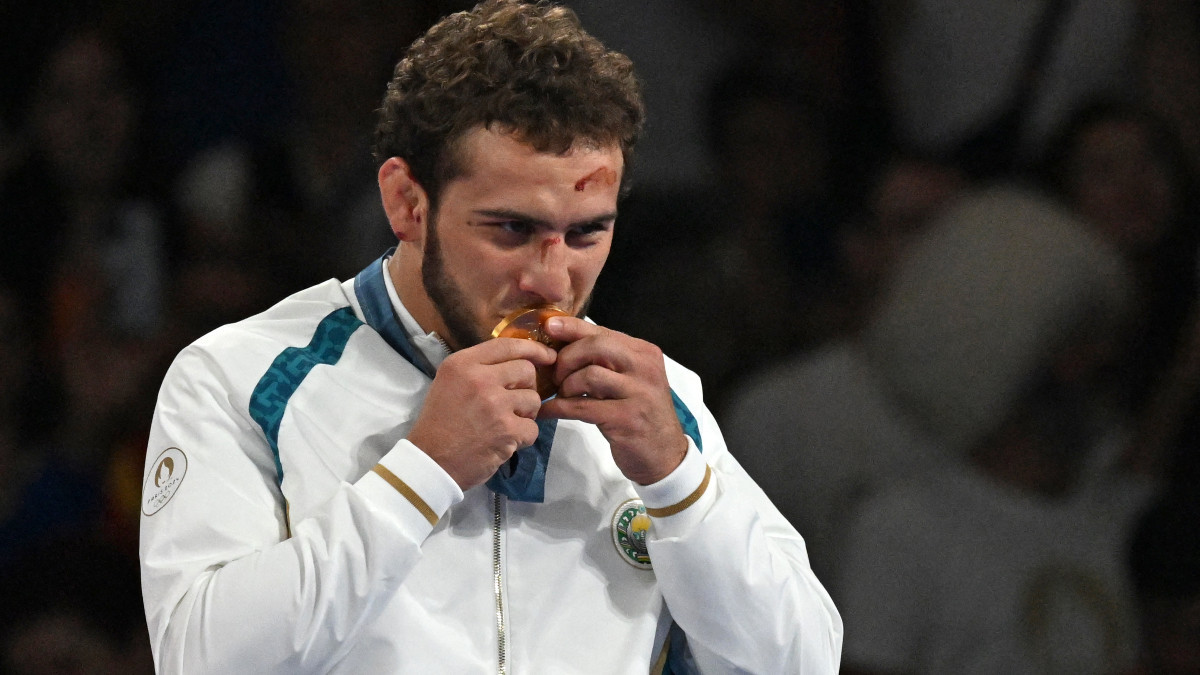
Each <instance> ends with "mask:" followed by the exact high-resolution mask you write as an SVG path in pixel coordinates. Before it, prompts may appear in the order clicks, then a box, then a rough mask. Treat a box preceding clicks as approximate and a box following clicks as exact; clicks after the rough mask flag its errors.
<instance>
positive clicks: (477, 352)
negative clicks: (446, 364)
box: [459, 338, 558, 366]
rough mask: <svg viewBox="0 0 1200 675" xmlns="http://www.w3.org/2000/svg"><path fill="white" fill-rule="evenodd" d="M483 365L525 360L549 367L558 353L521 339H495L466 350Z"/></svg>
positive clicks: (534, 342)
mask: <svg viewBox="0 0 1200 675" xmlns="http://www.w3.org/2000/svg"><path fill="white" fill-rule="evenodd" d="M465 352H470V353H471V354H472V355H473V357H474V358H475V359H476V360H477V361H478V362H479V363H482V364H485V365H488V364H496V363H503V362H505V361H515V360H518V359H524V360H526V361H529V362H531V363H533V364H534V365H537V366H548V365H550V364H551V363H554V360H555V359H557V358H558V352H556V351H554V350H553V349H551V348H550V347H547V346H546V345H544V344H542V343H540V342H538V341H536V340H524V339H521V338H495V339H492V340H484V341H483V342H481V343H479V344H477V345H475V346H473V347H468V348H467V349H464V350H463V351H462V352H459V353H465Z"/></svg>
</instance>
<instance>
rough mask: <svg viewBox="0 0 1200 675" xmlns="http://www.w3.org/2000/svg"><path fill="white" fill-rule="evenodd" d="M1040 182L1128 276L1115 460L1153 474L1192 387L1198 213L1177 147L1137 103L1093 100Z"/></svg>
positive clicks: (1070, 126)
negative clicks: (1121, 427) (1128, 434)
mask: <svg viewBox="0 0 1200 675" xmlns="http://www.w3.org/2000/svg"><path fill="white" fill-rule="evenodd" d="M1041 179H1042V182H1043V184H1044V185H1046V186H1048V187H1049V189H1050V191H1051V192H1052V193H1053V194H1054V195H1056V196H1057V197H1058V198H1060V199H1061V200H1062V201H1063V202H1064V203H1066V204H1067V205H1068V206H1069V207H1070V208H1072V209H1074V210H1075V211H1076V212H1077V213H1078V214H1079V215H1080V216H1081V217H1082V218H1083V219H1084V220H1085V222H1087V223H1089V224H1090V225H1091V226H1093V227H1094V228H1096V230H1097V232H1099V233H1100V234H1101V235H1102V236H1104V237H1105V238H1107V239H1108V240H1109V241H1111V242H1112V244H1113V245H1114V246H1115V247H1116V248H1117V249H1118V250H1120V251H1121V253H1122V255H1124V256H1125V258H1126V259H1127V261H1128V263H1129V265H1130V268H1131V269H1132V271H1133V273H1134V277H1135V283H1136V292H1137V294H1138V298H1139V299H1138V302H1137V303H1136V306H1137V309H1138V312H1137V315H1136V316H1135V317H1134V320H1135V322H1136V324H1137V327H1136V329H1135V330H1133V331H1131V332H1130V335H1129V341H1128V343H1127V344H1126V345H1125V346H1124V347H1123V351H1124V353H1125V357H1124V358H1123V362H1122V363H1121V364H1119V366H1118V368H1117V370H1116V371H1115V372H1114V375H1115V376H1117V377H1120V378H1121V381H1122V383H1123V385H1124V387H1123V389H1124V391H1123V392H1122V399H1121V403H1122V409H1123V410H1125V411H1126V413H1125V414H1126V415H1127V416H1128V417H1129V418H1130V419H1131V421H1135V423H1134V426H1135V427H1136V428H1135V429H1134V431H1135V433H1136V436H1135V437H1134V438H1133V439H1131V440H1130V441H1127V442H1126V445H1127V448H1128V451H1127V452H1126V454H1125V457H1124V459H1125V460H1127V461H1129V462H1131V463H1132V464H1133V465H1135V466H1138V467H1139V470H1142V471H1156V470H1158V465H1160V464H1161V462H1162V455H1163V453H1164V452H1165V451H1166V448H1167V447H1168V446H1169V445H1170V444H1171V443H1172V442H1173V440H1174V439H1173V435H1174V434H1176V433H1178V431H1179V429H1180V425H1181V423H1182V421H1183V420H1182V417H1183V413H1184V412H1185V408H1186V406H1187V405H1188V403H1189V401H1190V399H1191V398H1192V397H1193V396H1194V392H1195V391H1196V389H1197V387H1198V385H1200V341H1198V339H1197V338H1198V337H1200V335H1198V334H1200V329H1197V328H1196V326H1197V325H1200V324H1198V323H1197V322H1198V321H1200V320H1198V319H1197V318H1196V311H1197V303H1196V290H1197V283H1198V281H1200V278H1198V276H1197V273H1198V269H1197V254H1198V252H1200V220H1198V219H1197V216H1196V208H1195V205H1196V199H1197V193H1196V183H1195V181H1194V180H1193V177H1192V172H1191V170H1190V166H1189V164H1188V162H1187V158H1186V156H1185V154H1184V150H1183V146H1182V144H1181V143H1180V141H1179V137H1178V135H1177V134H1176V133H1175V132H1174V129H1172V128H1171V127H1170V126H1169V125H1168V124H1167V123H1166V122H1165V121H1163V120H1162V119H1161V118H1160V117H1158V116H1157V115H1155V114H1154V113H1153V112H1151V111H1149V110H1148V109H1146V108H1145V107H1143V106H1141V105H1138V104H1135V103H1130V102H1123V101H1117V100H1108V99H1104V100H1099V101H1096V102H1093V103H1090V104H1088V105H1086V106H1084V107H1083V108H1081V109H1080V110H1079V111H1077V112H1076V113H1075V114H1074V115H1072V117H1071V118H1070V119H1069V120H1068V121H1067V123H1066V124H1065V125H1064V127H1063V129H1061V130H1060V131H1059V132H1058V133H1057V135H1056V137H1055V139H1054V140H1053V142H1052V143H1051V144H1050V145H1049V148H1048V151H1047V154H1046V157H1045V160H1044V162H1043V163H1042V167H1041Z"/></svg>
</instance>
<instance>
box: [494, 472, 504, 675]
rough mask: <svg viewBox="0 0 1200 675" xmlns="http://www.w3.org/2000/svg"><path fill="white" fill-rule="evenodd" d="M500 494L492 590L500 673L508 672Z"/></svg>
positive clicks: (496, 509)
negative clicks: (494, 599)
mask: <svg viewBox="0 0 1200 675" xmlns="http://www.w3.org/2000/svg"><path fill="white" fill-rule="evenodd" d="M500 525H501V522H500V494H499V493H493V495H492V590H493V592H494V593H495V594H496V636H497V641H496V645H497V656H498V663H499V671H498V672H499V673H500V675H506V673H507V672H508V663H507V658H506V655H505V651H506V648H507V635H506V631H505V630H504V575H503V572H502V570H501V566H500V559H501V552H502V551H501V549H500Z"/></svg>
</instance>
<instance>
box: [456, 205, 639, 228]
mask: <svg viewBox="0 0 1200 675" xmlns="http://www.w3.org/2000/svg"><path fill="white" fill-rule="evenodd" d="M474 213H475V215H478V216H483V217H485V218H493V219H497V220H515V221H519V222H522V223H529V224H530V225H532V226H534V227H537V228H546V229H550V228H553V227H554V224H553V223H551V222H550V221H548V220H544V219H542V218H535V217H533V216H531V215H529V214H527V213H521V212H520V211H513V210H510V209H478V210H476V211H474ZM616 219H617V212H616V211H610V212H608V213H602V214H600V215H598V216H596V217H594V218H586V219H584V220H579V221H576V222H573V223H570V224H568V225H567V228H566V229H571V228H575V227H584V226H586V225H595V224H597V223H607V222H611V221H615V220H616Z"/></svg>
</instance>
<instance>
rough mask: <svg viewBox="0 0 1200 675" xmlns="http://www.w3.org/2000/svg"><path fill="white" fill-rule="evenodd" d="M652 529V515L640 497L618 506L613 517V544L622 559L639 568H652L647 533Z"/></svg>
mask: <svg viewBox="0 0 1200 675" xmlns="http://www.w3.org/2000/svg"><path fill="white" fill-rule="evenodd" d="M649 530H650V516H648V515H646V505H645V504H643V503H642V500H640V499H630V500H629V501H627V502H625V503H623V504H621V505H620V506H618V507H617V510H616V511H615V512H614V513H613V517H612V537H613V544H615V545H616V547H617V551H618V552H619V553H620V554H621V559H622V560H624V561H625V562H627V563H629V564H630V565H633V566H634V567H637V568H639V569H643V570H648V569H650V551H649V549H648V548H647V547H646V533H647V532H648V531H649Z"/></svg>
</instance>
